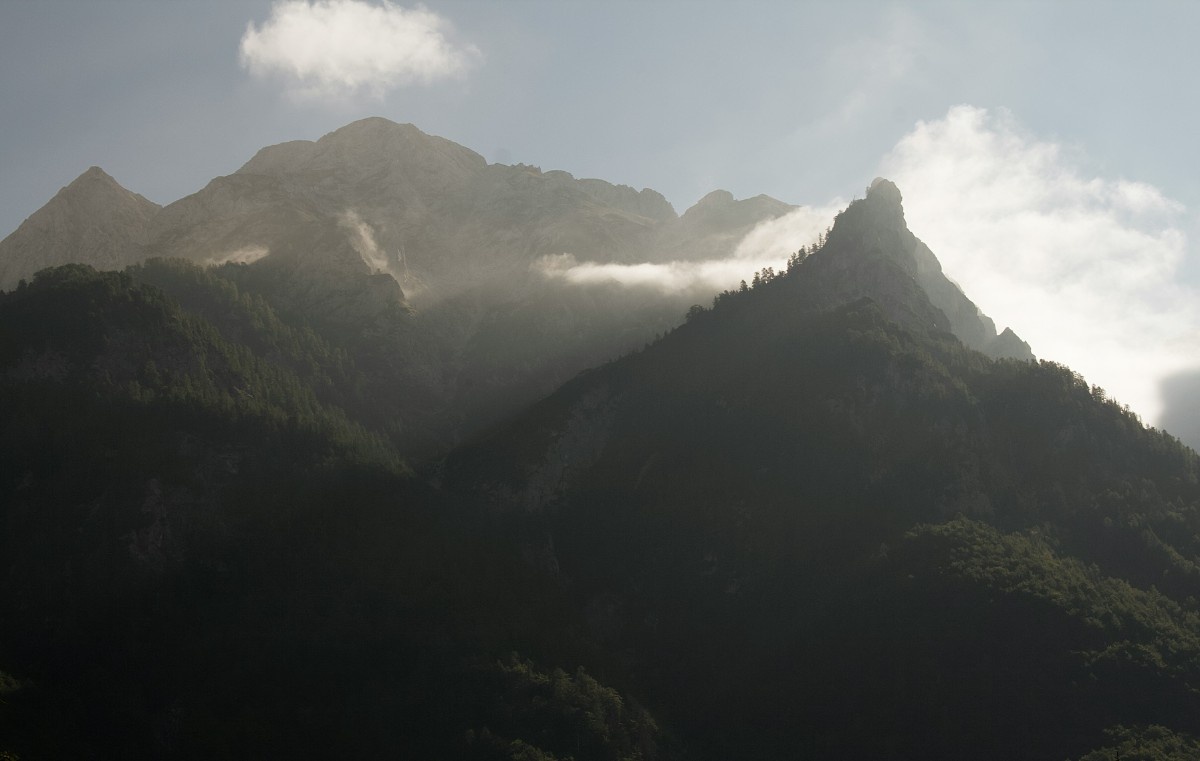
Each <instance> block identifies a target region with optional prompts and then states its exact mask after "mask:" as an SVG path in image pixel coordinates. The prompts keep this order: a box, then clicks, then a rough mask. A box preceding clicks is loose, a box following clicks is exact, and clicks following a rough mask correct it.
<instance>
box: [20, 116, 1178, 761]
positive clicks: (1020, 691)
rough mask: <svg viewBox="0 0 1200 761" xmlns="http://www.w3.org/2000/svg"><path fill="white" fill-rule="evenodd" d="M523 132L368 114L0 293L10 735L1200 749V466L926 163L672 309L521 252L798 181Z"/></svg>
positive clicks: (631, 251)
mask: <svg viewBox="0 0 1200 761" xmlns="http://www.w3.org/2000/svg"><path fill="white" fill-rule="evenodd" d="M339 133H341V134H339ZM380 146H383V148H384V149H386V150H384V153H383V154H380V153H379V152H378V151H379V150H380ZM392 154H396V155H392ZM371 156H374V157H375V158H374V159H373V160H372V159H371V158H370V157H371ZM493 166H494V165H487V164H483V165H482V166H481V164H480V161H476V159H475V158H473V154H471V153H470V152H469V151H467V150H466V149H462V148H461V147H458V146H454V144H453V143H449V142H448V141H442V140H440V139H438V138H432V137H430V136H426V135H423V133H420V132H419V131H417V130H415V128H411V127H407V126H404V125H392V124H390V123H387V122H383V121H381V120H367V121H365V122H360V123H356V124H355V125H350V126H349V127H347V128H345V131H341V130H339V132H338V133H333V135H331V136H326V138H323V139H322V140H321V141H316V142H315V143H306V142H301V143H291V144H284V145H283V146H277V147H275V148H272V149H267V150H266V151H264V152H263V153H260V154H259V155H258V156H256V157H255V158H254V159H253V160H252V161H251V162H250V164H248V167H250V168H251V169H253V171H252V172H251V171H244V172H242V171H240V172H238V173H236V174H234V175H231V176H230V177H229V178H220V179H218V180H215V181H214V183H213V184H210V186H209V188H206V189H205V190H204V191H201V193H198V194H196V195H195V196H193V197H190V199H184V201H187V202H188V203H187V204H184V203H183V201H181V202H178V203H180V204H183V205H180V206H177V207H175V210H174V211H171V213H172V214H177V215H179V216H178V219H183V220H191V221H190V222H187V223H186V224H184V223H183V222H172V223H171V224H166V223H165V222H163V223H161V224H163V227H162V228H161V229H160V228H157V227H156V225H158V224H160V222H159V221H158V220H159V215H162V214H166V213H167V212H168V211H170V210H171V207H167V209H164V210H162V211H160V212H155V214H154V216H153V217H152V219H151V220H150V222H149V223H148V225H149V229H150V230H151V232H150V233H148V238H147V240H148V241H149V242H148V243H147V244H146V246H147V248H146V249H144V251H146V252H149V253H164V252H165V249H163V250H159V249H156V248H155V246H156V245H157V244H158V243H157V242H160V241H163V240H166V238H164V237H162V236H164V235H166V233H164V232H162V231H163V230H175V231H178V233H179V237H178V240H177V245H178V246H179V247H180V248H179V250H180V251H183V250H185V249H186V250H187V251H190V252H191V253H190V254H188V257H190V258H191V260H189V259H188V258H187V257H183V258H180V257H177V258H158V257H152V258H149V259H146V260H145V261H141V262H140V263H138V264H134V265H130V266H127V267H126V268H125V269H124V270H122V271H121V272H104V271H97V270H96V269H95V268H93V267H90V266H87V265H83V264H68V265H63V266H58V267H53V268H50V269H45V270H43V271H41V272H40V273H39V274H37V275H35V276H33V277H32V278H30V279H27V282H26V283H25V284H24V285H19V286H17V287H16V288H14V289H12V290H11V291H9V292H6V293H0V526H3V527H4V530H3V532H0V755H2V756H9V757H11V756H14V755H15V756H17V757H19V758H34V757H37V758H89V757H90V758H100V757H123V758H168V759H169V758H191V757H202V758H211V757H256V758H257V757H278V756H298V757H311V756H322V755H324V756H329V755H341V756H349V757H354V758H395V757H398V756H399V757H413V758H456V759H472V760H478V761H483V759H509V760H516V759H567V758H574V759H577V760H579V761H583V760H584V759H588V760H592V759H594V760H595V761H624V760H626V759H628V760H629V761H633V760H634V759H639V760H641V761H646V760H648V759H661V760H662V761H674V759H692V760H693V761H703V760H704V759H710V758H711V759H717V758H731V757H732V758H740V757H752V756H753V757H767V758H781V757H787V758H792V757H797V756H799V757H816V758H824V757H830V758H833V757H837V758H849V759H874V758H929V759H935V760H937V759H947V760H948V759H958V758H980V759H1009V758H1025V759H1034V760H1035V761H1036V760H1039V759H1046V760H1047V761H1049V760H1050V759H1053V760H1054V761H1061V759H1077V760H1079V761H1101V760H1102V759H1103V760H1105V761H1113V759H1116V758H1118V757H1119V758H1137V757H1143V758H1156V759H1186V758H1193V757H1195V753H1196V749H1197V747H1200V745H1198V742H1197V739H1196V738H1197V737H1200V720H1198V719H1197V717H1198V716H1200V698H1198V697H1197V696H1198V695H1200V604H1198V603H1197V600H1200V539H1198V537H1200V460H1198V459H1197V457H1196V454H1195V453H1194V452H1193V451H1191V450H1189V449H1187V448H1186V447H1184V446H1182V445H1181V444H1180V443H1179V442H1178V441H1177V440H1175V439H1174V438H1172V437H1171V436H1169V435H1167V434H1165V433H1163V432H1160V431H1157V430H1154V429H1148V428H1146V427H1145V426H1143V425H1142V424H1141V423H1140V421H1138V420H1137V418H1136V417H1135V416H1133V415H1132V414H1131V413H1129V412H1128V411H1127V410H1125V409H1123V408H1121V407H1120V406H1118V405H1117V404H1115V403H1114V402H1112V401H1111V400H1109V399H1108V398H1106V397H1105V395H1104V394H1103V392H1102V391H1100V390H1099V389H1096V388H1092V387H1089V386H1088V384H1086V383H1085V382H1084V380H1083V379H1082V378H1081V377H1080V376H1079V375H1077V374H1075V373H1073V372H1072V371H1071V370H1070V369H1069V368H1066V367H1062V366H1060V365H1057V364H1055V363H1053V362H1048V361H1044V360H1043V361H1036V360H1033V359H1032V357H1031V355H1030V354H1029V353H1028V347H1026V346H1023V345H1022V344H1021V343H1019V339H1015V337H1013V336H1011V333H1008V332H1002V333H1000V334H997V332H996V330H995V327H994V324H993V323H991V321H990V320H988V319H987V318H986V317H984V316H983V315H981V314H980V313H979V311H978V309H976V308H975V306H974V305H973V304H972V302H971V301H970V300H969V299H968V298H967V296H966V295H965V294H963V293H962V292H961V291H960V290H959V289H958V288H957V287H956V286H954V285H953V283H951V282H950V281H949V280H948V279H946V278H945V276H944V274H943V273H942V272H941V269H940V266H939V265H938V264H937V260H936V258H935V257H934V256H933V254H932V252H930V251H929V249H928V248H926V247H924V245H923V244H921V243H920V241H919V240H918V239H917V238H916V237H915V235H914V234H913V232H912V231H909V230H908V228H907V224H906V222H905V219H904V211H903V203H902V198H901V196H900V192H899V190H898V189H897V188H896V187H895V186H894V185H892V184H891V183H890V182H887V181H886V180H879V181H876V182H875V183H873V184H872V187H871V188H870V190H869V192H868V193H867V195H866V197H865V198H864V199H862V200H858V201H855V202H854V203H852V204H851V205H850V206H849V207H848V208H847V209H846V210H845V211H843V212H842V213H841V214H840V215H838V217H837V219H836V221H835V222H834V224H833V226H832V228H831V229H830V230H829V231H828V233H827V234H826V235H823V236H821V238H820V239H819V240H818V242H817V243H816V244H813V245H810V243H811V242H806V241H796V245H797V248H798V250H797V252H796V254H795V255H794V256H792V258H791V260H790V262H789V264H788V266H787V267H786V269H784V270H783V271H782V272H776V271H774V270H771V269H767V270H763V271H762V272H760V273H758V274H757V275H756V276H754V277H753V278H752V282H751V284H748V285H747V286H746V287H744V288H739V289H737V290H729V291H724V292H722V293H719V294H717V295H716V298H715V299H712V306H711V307H702V306H699V305H694V306H692V307H691V308H690V309H688V310H687V316H686V318H685V319H684V321H683V322H682V323H680V321H679V317H680V316H681V310H680V309H679V305H678V303H676V302H671V301H670V300H669V299H666V298H663V297H660V296H658V295H657V292H647V291H644V290H642V291H639V290H638V289H631V288H628V287H624V286H619V285H617V284H613V283H607V284H603V285H599V286H595V287H592V288H576V287H575V286H571V285H569V284H564V283H561V282H557V281H555V280H552V279H545V278H541V277H540V275H538V274H537V273H536V272H531V271H530V264H531V263H533V262H536V261H537V258H536V257H538V256H541V254H542V252H544V251H553V250H554V249H555V247H557V246H558V245H559V244H560V243H561V242H562V241H564V240H568V239H572V240H576V241H578V242H580V245H581V246H582V245H584V244H587V245H595V246H597V249H596V253H594V254H588V253H586V252H585V251H583V250H582V249H580V252H581V253H577V255H578V256H580V257H586V256H594V259H592V260H593V261H606V262H610V263H620V262H623V261H626V259H624V258H623V257H627V256H633V257H635V258H634V259H631V260H629V261H643V260H641V259H638V258H636V257H641V256H643V254H642V253H638V252H639V251H642V249H640V248H639V247H640V246H642V245H646V246H648V247H649V248H647V249H645V251H649V252H650V253H647V254H645V256H647V257H651V259H646V260H645V261H651V260H652V257H653V256H659V257H669V258H672V259H676V258H682V257H679V256H677V253H678V249H669V248H662V247H663V246H666V245H667V244H666V243H665V242H669V241H671V240H675V241H676V242H678V241H682V240H686V239H688V238H687V236H689V235H691V236H693V237H692V239H693V240H695V241H701V242H703V241H708V242H709V243H712V242H713V241H716V240H718V238H719V236H722V235H724V236H729V237H728V239H727V241H726V242H725V243H721V244H720V245H721V246H728V245H733V244H732V243H731V241H733V239H734V238H735V237H736V236H737V233H736V232H731V231H736V230H738V229H740V228H739V226H745V225H748V224H752V223H751V221H750V220H753V219H756V218H759V215H764V214H765V215H767V216H768V217H770V215H772V214H777V213H778V214H782V213H786V211H787V207H786V206H784V205H780V204H778V202H774V201H772V200H770V199H766V198H765V197H759V198H752V199H747V200H745V201H737V200H735V199H733V198H732V197H731V196H729V195H727V194H723V193H717V194H715V195H712V196H710V197H709V198H708V199H706V200H705V201H703V202H702V203H701V204H698V205H697V207H696V208H694V209H693V210H689V211H688V212H686V213H685V214H684V215H682V216H675V215H674V212H673V210H670V209H669V205H664V204H665V201H661V202H660V199H661V197H658V196H656V195H655V194H653V192H652V191H651V192H648V191H634V190H632V189H628V188H622V187H620V186H615V185H609V184H607V183H601V184H598V181H590V180H576V179H575V178H573V177H571V176H570V175H567V174H566V173H562V172H544V173H543V172H541V171H540V170H536V169H535V168H532V167H499V168H495V169H493V168H492V167H493ZM423 167H424V169H423ZM244 169H245V168H244ZM426 174H428V175H432V176H425V175H426ZM372 188H373V190H372ZM388 194H393V195H392V196H389V195H388ZM389 198H390V200H387V199H389ZM331 199H341V201H335V200H331ZM372 199H385V200H379V201H378V207H377V208H376V207H371V206H369V205H368V203H369V202H371V201H372ZM472 199H473V200H472ZM485 200H486V203H485ZM347 201H353V202H354V203H355V204H357V205H356V206H355V207H354V208H346V207H345V206H339V204H344V203H345V202H347ZM385 201H386V202H385ZM360 202H361V203H360ZM460 204H462V205H465V207H466V208H469V209H471V210H473V211H472V212H471V213H472V214H474V213H479V214H484V213H485V211H486V209H488V208H492V209H493V212H494V216H492V217H490V218H489V219H490V222H489V223H488V224H491V225H508V227H507V228H503V230H506V231H507V232H501V231H500V230H501V228H497V231H496V232H495V235H496V236H497V237H496V241H498V242H497V244H496V248H495V249H490V248H481V249H479V250H476V251H473V252H469V253H467V252H454V253H453V254H447V256H457V257H459V258H458V260H457V261H458V266H460V268H461V279H462V282H458V281H456V280H455V279H454V278H453V277H449V276H448V275H447V276H446V278H447V279H442V278H443V275H442V274H439V270H438V269H437V268H438V267H439V266H441V265H439V264H436V263H433V261H432V260H425V259H422V257H423V256H424V255H425V254H428V253H429V252H430V251H433V250H435V248H436V246H434V243H433V242H436V241H441V242H440V243H437V246H442V245H446V246H449V245H450V244H449V243H446V241H451V240H457V238H456V236H459V235H467V233H465V232H463V231H461V230H457V229H451V227H452V226H450V225H448V226H446V227H445V228H442V227H439V225H440V224H441V223H439V222H438V220H439V219H450V220H458V221H461V222H463V224H474V223H470V222H468V221H466V220H467V216H454V215H455V214H460V213H461V214H463V215H467V212H459V211H455V209H456V208H458V206H459V205H460ZM173 206H174V205H173ZM189 209H190V211H188V210H189ZM183 211H187V213H186V214H184V213H183ZM350 212H353V214H350ZM410 213H411V214H412V215H414V216H413V219H418V218H419V219H421V220H423V221H422V222H420V224H419V225H418V224H416V223H414V226H413V227H412V228H411V229H407V230H405V231H403V232H397V230H399V228H398V227H397V228H395V229H393V228H388V227H387V226H386V224H385V223H387V222H388V220H396V219H401V218H403V215H404V214H410ZM505 220H508V221H507V222H505ZM426 228H428V229H426ZM485 229H487V225H485V224H483V223H479V226H478V228H477V229H476V232H475V233H471V235H476V234H482V232H481V231H484V230H485ZM389 230H390V232H389ZM681 231H682V232H681ZM258 235H261V236H262V237H260V238H256V237H255V236H258ZM389 235H394V236H396V237H394V238H389V237H388V236H389ZM421 236H425V237H424V238H423V239H424V240H427V241H429V242H431V243H430V247H429V248H427V249H425V251H424V253H421V252H419V251H417V243H416V241H417V240H418V239H422V238H421ZM671 236H678V237H676V238H672V237H671ZM465 239H466V238H464V239H463V240H465ZM206 240H207V241H210V243H205V242H204V241H206ZM606 240H607V241H609V244H611V247H609V248H605V246H606V245H608V244H606V243H605V241H606ZM263 241H269V243H264V242H263ZM400 241H403V246H404V249H403V250H404V251H405V257H404V259H398V261H400V262H401V264H403V263H404V262H405V261H406V260H408V256H409V254H408V252H410V251H411V252H413V253H412V256H413V260H412V261H411V262H409V265H410V274H411V273H412V271H413V269H415V270H416V272H417V274H416V275H413V277H414V278H419V279H420V280H421V281H422V282H424V283H426V286H425V287H426V290H425V296H416V295H414V296H412V297H411V298H410V294H409V292H408V290H406V286H405V283H404V282H403V280H404V278H403V273H400V274H401V276H400V277H399V278H397V277H396V276H395V275H393V274H389V273H388V272H387V271H382V270H384V269H385V268H382V267H372V266H371V265H370V264H369V263H368V259H369V257H368V258H367V259H364V255H363V251H368V252H369V251H371V250H383V251H387V250H390V249H388V248H387V246H388V245H390V244H391V243H398V242H400ZM589 241H591V243H589ZM164 245H165V244H164ZM543 245H544V246H545V247H544V248H539V247H538V246H543ZM697 245H701V244H700V243H698V244H697ZM713 245H716V244H713ZM206 246H209V248H205V247H206ZM220 246H237V247H240V248H235V249H228V250H234V251H239V252H240V253H239V254H238V256H237V257H234V258H240V259H242V260H243V261H240V262H237V261H232V260H231V261H228V262H226V263H224V264H215V265H214V264H210V265H202V264H200V263H198V261H197V260H201V259H202V257H208V256H210V254H211V252H213V251H217V250H218V249H219V248H220ZM252 246H262V249H255V248H248V247H252ZM372 246H374V247H375V248H374V249H372ZM167 248H169V246H168V247H167ZM264 250H265V253H264V252H263V251H264ZM395 250H397V251H398V250H399V249H395ZM446 250H449V249H446ZM714 250H716V249H714ZM723 250H727V249H723ZM522 252H523V253H522ZM664 252H666V253H664ZM698 256H700V255H698ZM707 256H708V255H707V254H703V255H702V256H701V258H705V257H707ZM584 260H585V261H587V259H584ZM447 267H448V268H447V270H446V272H450V271H451V269H452V268H449V266H448V265H447ZM485 272H492V273H493V275H494V276H492V277H490V278H489V277H486V276H485V275H484V274H483V273H485ZM414 282H415V280H414ZM410 287H411V286H410ZM422 299H427V300H425V301H422ZM707 301H708V299H705V303H707ZM668 307H669V309H668ZM668 312H669V313H670V314H668ZM656 320H661V322H655V321H656ZM648 329H649V330H652V331H653V332H661V333H662V335H661V336H659V337H657V338H656V337H654V336H653V335H650V336H647V335H646V332H647V330H648ZM608 357H615V359H612V360H611V361H603V359H606V358H608ZM597 358H603V359H597ZM580 368H588V369H585V370H584V371H583V372H578V370H579V369H580ZM560 379H566V380H565V382H561V383H560V382H559V380H560ZM548 386H553V388H547V387H548ZM541 389H547V393H546V394H544V395H542V394H541ZM539 395H540V398H534V397H538V396H539ZM497 421H499V422H497ZM456 439H457V441H456ZM414 451H416V452H418V456H413V452H414Z"/></svg>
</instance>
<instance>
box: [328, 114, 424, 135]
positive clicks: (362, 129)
mask: <svg viewBox="0 0 1200 761" xmlns="http://www.w3.org/2000/svg"><path fill="white" fill-rule="evenodd" d="M393 134H396V135H403V134H408V135H422V136H425V137H428V135H426V134H425V133H424V132H422V131H421V130H419V129H417V127H415V126H413V125H412V124H400V123H399V122H394V121H392V120H391V119H385V118H383V117H382V116H368V117H367V118H365V119H359V120H358V121H354V122H350V123H349V124H347V125H346V126H344V127H339V128H338V129H335V130H334V131H333V132H330V133H329V134H328V135H326V136H325V137H326V138H330V137H337V136H347V135H393Z"/></svg>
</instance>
